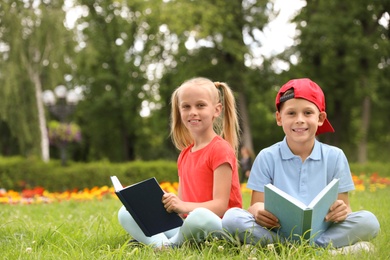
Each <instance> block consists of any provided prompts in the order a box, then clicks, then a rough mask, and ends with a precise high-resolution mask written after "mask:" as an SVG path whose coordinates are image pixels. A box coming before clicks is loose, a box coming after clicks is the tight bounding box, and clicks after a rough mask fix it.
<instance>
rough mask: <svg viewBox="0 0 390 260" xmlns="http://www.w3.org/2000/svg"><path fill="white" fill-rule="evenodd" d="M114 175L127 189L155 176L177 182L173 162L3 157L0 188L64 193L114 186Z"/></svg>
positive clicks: (0, 166)
mask: <svg viewBox="0 0 390 260" xmlns="http://www.w3.org/2000/svg"><path fill="white" fill-rule="evenodd" d="M111 175H116V176H117V177H118V178H119V180H120V181H121V182H122V184H123V185H125V186H127V185H130V184H132V183H135V182H138V181H141V180H144V179H146V178H149V177H156V178H157V180H158V181H159V182H163V181H169V182H174V181H177V179H178V177H177V167H176V162H173V161H147V162H143V161H134V162H127V163H110V162H92V163H72V162H69V163H68V165H67V166H66V167H62V166H61V163H60V161H55V160H52V161H50V162H49V163H44V162H42V161H41V160H38V159H23V158H21V157H11V158H4V157H0V188H4V189H7V190H9V189H13V190H16V191H20V190H22V189H24V188H32V187H36V186H42V187H44V188H45V189H47V190H49V191H65V190H72V189H83V188H91V187H94V186H99V187H101V186H104V185H108V186H111V185H112V184H111V181H110V176H111Z"/></svg>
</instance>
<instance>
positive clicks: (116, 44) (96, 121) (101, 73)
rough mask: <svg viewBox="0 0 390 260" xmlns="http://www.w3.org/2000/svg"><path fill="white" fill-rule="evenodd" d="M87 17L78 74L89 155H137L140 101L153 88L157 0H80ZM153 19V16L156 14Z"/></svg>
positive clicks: (116, 158)
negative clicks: (152, 60)
mask: <svg viewBox="0 0 390 260" xmlns="http://www.w3.org/2000/svg"><path fill="white" fill-rule="evenodd" d="M80 4H81V6H82V7H83V8H84V10H85V15H84V17H82V18H80V19H79V20H78V21H77V26H78V27H82V28H83V29H82V30H81V38H80V45H79V46H80V49H79V51H78V61H77V70H76V74H75V78H77V80H78V83H79V84H80V85H83V86H84V87H85V92H84V101H83V102H81V103H80V104H79V106H78V109H79V114H78V116H79V125H80V126H81V128H82V130H83V133H84V134H83V136H84V138H86V139H87V142H88V147H89V148H88V154H89V158H90V159H102V158H106V159H109V160H112V161H129V160H135V159H136V152H135V147H136V143H137V139H138V137H139V136H141V131H142V127H141V126H142V122H143V121H142V118H141V116H140V111H141V108H142V102H143V101H144V100H145V99H147V97H148V96H149V95H150V93H152V92H153V88H154V87H153V86H152V85H151V84H150V82H152V79H150V75H149V74H148V73H149V66H150V62H149V61H148V58H147V57H148V55H149V53H150V52H154V51H155V50H154V45H155V41H156V37H155V34H157V33H158V29H159V27H158V24H157V23H156V21H157V17H151V15H150V14H151V12H150V10H151V8H152V7H153V2H152V1H149V2H145V1H143V0H138V1H133V0H132V1H130V0H129V1H121V2H119V1H103V0H99V1H91V0H81V1H80ZM153 19H155V20H153Z"/></svg>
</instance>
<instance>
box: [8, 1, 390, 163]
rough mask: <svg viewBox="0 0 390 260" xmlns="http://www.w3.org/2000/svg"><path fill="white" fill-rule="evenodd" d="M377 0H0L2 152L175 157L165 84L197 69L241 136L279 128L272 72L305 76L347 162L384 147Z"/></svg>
mask: <svg viewBox="0 0 390 260" xmlns="http://www.w3.org/2000/svg"><path fill="white" fill-rule="evenodd" d="M389 21H390V1H388V0H376V1H369V0H356V1H338V0H313V1H300V0H294V1H289V0H274V1H272V0H270V1H263V0H259V1H256V0H242V1H237V0H234V1H233V0H232V1H225V0H65V1H64V0H16V1H12V0H2V1H1V2H0V135H1V138H0V156H2V157H11V156H22V157H25V158H40V159H41V160H43V161H45V162H47V161H49V160H50V159H61V161H62V163H63V165H65V164H66V161H74V162H93V161H110V162H129V161H135V160H142V161H149V160H157V159H163V160H172V161H174V160H176V158H177V155H178V151H177V150H176V149H175V148H174V146H173V145H172V143H171V140H170V137H169V124H170V122H169V120H170V119H169V115H170V95H171V93H172V92H173V90H174V89H175V88H176V87H177V86H179V85H180V84H181V83H182V82H183V81H185V80H187V79H189V78H192V77H196V76H203V77H208V78H210V79H211V80H213V81H221V82H226V83H228V84H229V85H230V86H231V87H232V89H233V90H234V92H235V95H236V98H237V103H238V104H237V106H238V110H239V113H240V124H241V128H242V133H241V138H242V145H243V146H246V147H249V148H250V149H252V150H253V151H254V153H255V154H257V153H258V152H259V151H260V150H261V149H262V148H264V147H267V146H269V145H271V144H273V143H275V142H277V141H279V140H281V139H282V138H283V136H284V134H283V132H282V129H281V128H280V127H278V126H277V125H276V123H275V118H274V113H275V107H274V100H275V95H276V93H277V91H278V89H279V87H280V86H281V85H283V84H284V83H286V82H287V81H288V80H289V79H292V78H301V77H308V78H311V79H312V80H313V81H315V82H317V83H318V84H319V85H320V86H321V87H322V89H323V90H324V92H325V96H326V102H327V104H326V105H327V113H328V118H329V120H330V122H331V123H332V125H333V127H334V128H335V130H336V132H335V133H332V134H324V135H321V136H320V137H319V138H320V139H321V141H323V142H325V143H328V144H332V145H336V146H339V147H340V148H342V149H343V150H344V152H345V153H346V155H347V157H348V158H349V160H350V161H351V162H357V163H365V162H367V161H379V162H387V161H388V154H389V153H390V124H389V123H388V122H389V120H390V113H389V111H390V41H389V37H390V30H389Z"/></svg>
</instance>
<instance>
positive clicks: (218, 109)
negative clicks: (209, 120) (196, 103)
mask: <svg viewBox="0 0 390 260" xmlns="http://www.w3.org/2000/svg"><path fill="white" fill-rule="evenodd" d="M221 112H222V104H221V103H218V104H217V105H215V112H214V118H217V117H219V116H220V115H221Z"/></svg>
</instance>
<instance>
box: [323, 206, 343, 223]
mask: <svg viewBox="0 0 390 260" xmlns="http://www.w3.org/2000/svg"><path fill="white" fill-rule="evenodd" d="M348 213H349V210H348V206H347V204H345V202H344V201H343V200H336V201H335V202H334V203H333V205H332V206H330V209H329V213H328V214H327V215H326V217H325V221H332V222H335V223H337V222H341V221H343V220H345V219H346V218H347V215H348Z"/></svg>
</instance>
